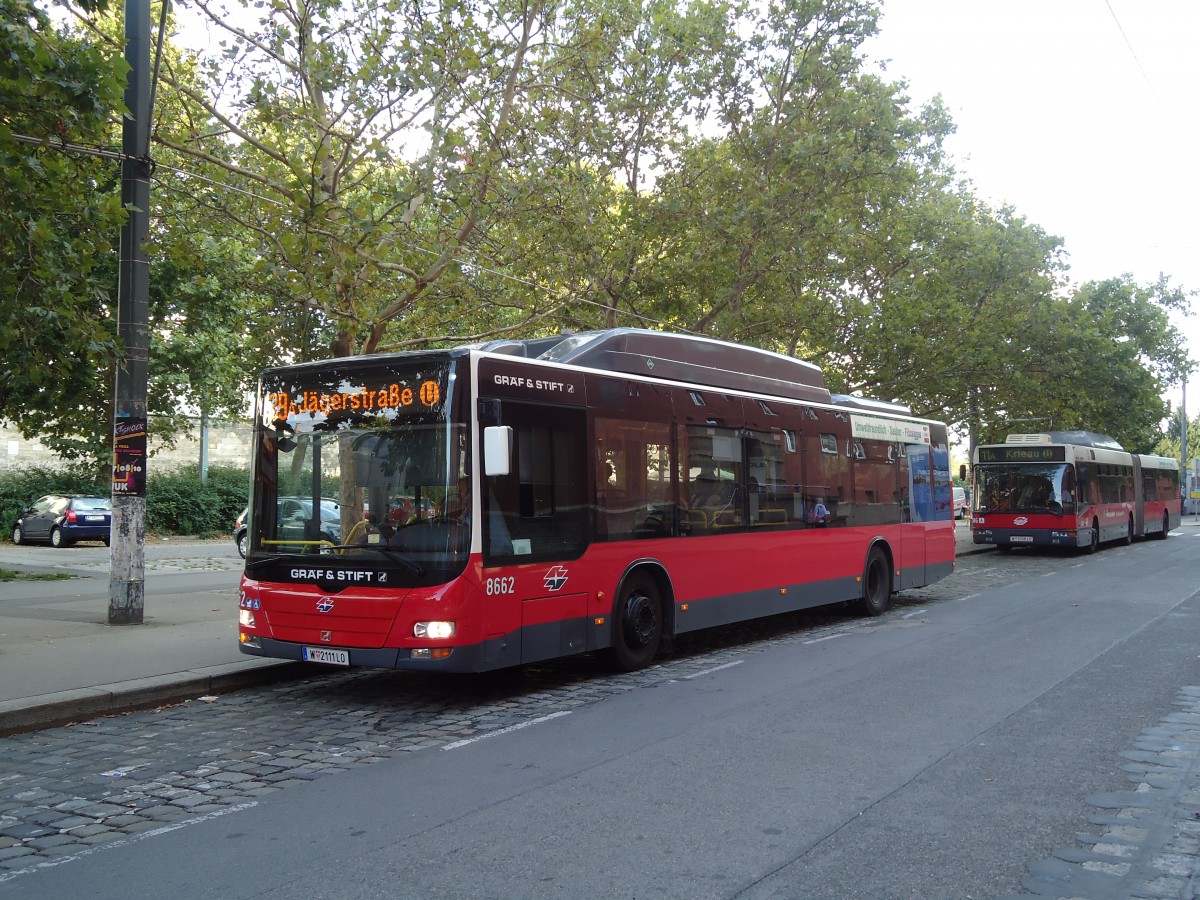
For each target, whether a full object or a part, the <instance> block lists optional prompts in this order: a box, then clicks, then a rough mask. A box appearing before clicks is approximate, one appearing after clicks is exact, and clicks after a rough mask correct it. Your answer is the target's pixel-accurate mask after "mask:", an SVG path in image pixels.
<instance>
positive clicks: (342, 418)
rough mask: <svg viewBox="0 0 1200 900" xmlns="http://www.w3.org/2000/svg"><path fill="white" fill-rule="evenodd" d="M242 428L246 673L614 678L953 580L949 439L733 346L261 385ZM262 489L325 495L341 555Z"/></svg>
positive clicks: (544, 354)
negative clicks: (250, 663)
mask: <svg viewBox="0 0 1200 900" xmlns="http://www.w3.org/2000/svg"><path fill="white" fill-rule="evenodd" d="M256 420H257V423H256V431H255V438H254V442H255V443H254V461H253V492H252V500H251V518H250V527H249V538H250V539H249V547H248V551H247V554H246V568H245V574H244V576H243V579H242V585H241V604H240V605H241V609H240V643H241V649H242V650H243V651H244V652H246V653H250V654H255V655H259V656H270V657H279V658H286V659H295V660H308V661H315V662H322V663H329V664H332V665H354V666H359V665H361V666H377V667H384V668H396V669H427V670H435V671H454V672H462V671H471V672H474V671H484V670H488V669H494V668H499V667H502V666H512V665H518V664H521V663H527V662H533V661H537V660H544V659H549V658H553V657H559V656H564V655H568V654H574V653H583V652H587V651H594V650H607V651H609V652H610V654H611V655H612V657H613V658H614V660H615V662H616V663H617V664H618V665H619V666H620V667H623V668H625V669H634V668H638V667H641V666H645V665H647V664H649V663H650V662H651V661H652V660H653V658H654V656H655V654H656V652H657V650H658V649H659V645H660V643H661V642H662V641H663V640H664V639H669V638H670V637H672V636H674V635H679V634H683V633H685V632H689V631H693V630H696V629H701V628H711V627H713V626H719V625H724V624H728V623H731V622H736V621H740V620H744V619H749V618H753V617H757V616H768V615H773V614H776V613H781V612H785V611H789V610H797V609H802V608H806V607H814V606H820V605H824V604H830V603H838V602H843V601H853V602H856V603H857V604H858V606H859V607H860V608H861V609H862V610H863V611H864V612H865V613H866V614H869V615H879V614H881V613H882V612H883V611H884V610H885V609H886V607H887V605H888V602H889V599H890V596H891V594H892V593H893V592H894V591H897V590H900V589H904V588H913V587H919V586H921V585H926V584H929V583H931V582H933V581H935V580H937V579H938V578H941V577H943V576H944V575H947V574H949V573H950V572H951V571H952V568H953V566H954V549H955V547H954V521H953V518H952V508H951V500H950V496H951V495H950V471H949V455H948V450H947V439H946V428H945V426H944V425H942V424H939V423H937V422H932V421H928V420H925V419H920V418H915V417H913V416H912V415H911V414H909V413H908V412H907V411H906V410H904V409H903V408H902V407H898V406H896V405H894V404H885V403H879V402H875V401H871V400H864V399H861V398H854V397H835V396H831V395H830V393H829V391H828V390H827V389H826V388H825V387H824V386H823V379H822V376H821V372H820V370H819V369H818V368H816V367H815V366H813V365H811V364H809V363H804V362H801V361H798V360H794V359H791V358H788V357H785V356H782V355H778V354H774V353H769V352H766V351H762V350H756V349H753V348H750V347H744V346H739V345H736V344H730V343H725V342H721V341H715V340H708V339H703V338H696V337H687V336H683V335H677V334H669V333H663V332H654V331H644V330H639V329H615V330H611V331H601V332H590V333H586V334H575V335H569V336H560V337H556V338H545V339H537V340H528V341H498V342H492V343H488V344H483V345H478V346H471V347H459V348H456V349H452V350H446V351H437V352H415V353H401V354H396V355H381V356H370V357H357V358H350V359H336V360H330V361H325V362H319V363H313V364H304V365H296V366H289V367H286V368H275V369H270V370H268V371H266V372H264V373H263V375H262V377H261V381H260V385H259V391H258V400H257V414H256ZM280 497H302V498H312V499H313V500H314V501H316V500H318V498H322V497H330V498H337V500H338V503H339V504H340V507H341V512H342V523H341V530H340V536H339V540H338V542H337V543H334V542H332V541H330V540H329V539H328V535H327V534H322V532H321V530H320V526H321V523H320V522H319V521H316V520H315V519H314V520H306V519H305V518H304V517H303V516H302V515H301V516H298V517H296V518H292V519H288V518H286V517H285V516H284V515H283V514H282V513H281V512H280V510H281V509H282V507H281V506H280V504H279V502H278V500H279V498H280ZM397 498H402V499H401V500H400V502H397ZM291 508H295V506H293V507H291ZM301 508H311V509H316V508H319V503H318V502H312V503H310V504H309V506H308V507H301ZM397 510H400V511H401V512H400V513H399V514H398V515H397V513H396V511H397Z"/></svg>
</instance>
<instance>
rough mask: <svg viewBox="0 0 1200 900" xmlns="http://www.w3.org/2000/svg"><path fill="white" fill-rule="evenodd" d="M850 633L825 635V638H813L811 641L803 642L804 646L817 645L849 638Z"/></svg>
mask: <svg viewBox="0 0 1200 900" xmlns="http://www.w3.org/2000/svg"><path fill="white" fill-rule="evenodd" d="M849 636H850V632H848V631H843V632H842V633H841V634H827V635H825V637H819V638H814V639H813V640H811V641H804V643H805V644H819V643H821V641H832V640H833V639H834V638H840V637H849Z"/></svg>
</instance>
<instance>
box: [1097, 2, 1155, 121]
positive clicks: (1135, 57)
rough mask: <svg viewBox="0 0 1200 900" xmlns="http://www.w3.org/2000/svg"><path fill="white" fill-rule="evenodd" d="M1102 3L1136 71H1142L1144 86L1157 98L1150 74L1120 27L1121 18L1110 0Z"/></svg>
mask: <svg viewBox="0 0 1200 900" xmlns="http://www.w3.org/2000/svg"><path fill="white" fill-rule="evenodd" d="M1104 5H1105V6H1107V7H1108V12H1109V14H1110V15H1111V16H1112V18H1113V22H1115V23H1116V26H1117V31H1119V32H1121V39H1122V40H1124V41H1125V46H1126V47H1128V48H1129V55H1130V56H1132V57H1133V61H1134V62H1135V63H1136V64H1137V67H1138V71H1139V72H1141V73H1142V78H1143V79H1144V80H1145V82H1146V87H1148V88H1150V93H1151V94H1153V95H1154V99H1155V100H1157V99H1158V91H1156V90H1154V82H1152V81H1151V80H1150V76H1149V75H1147V74H1146V70H1145V68H1143V67H1142V61H1141V60H1140V59H1138V55H1137V51H1136V50H1134V49H1133V44H1131V43H1130V42H1129V35H1127V34H1126V33H1125V29H1124V28H1122V27H1121V20H1120V19H1118V18H1117V12H1116V10H1114V9H1113V8H1112V2H1111V0H1104Z"/></svg>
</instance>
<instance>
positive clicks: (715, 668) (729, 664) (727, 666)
mask: <svg viewBox="0 0 1200 900" xmlns="http://www.w3.org/2000/svg"><path fill="white" fill-rule="evenodd" d="M744 662H745V660H744V659H735V660H734V661H733V662H727V663H723V664H722V665H719V666H713V667H712V668H711V669H705V670H704V671H703V672H693V673H692V674H691V675H684V676H683V677H682V678H681V679H680V680H681V681H687V680H688V679H691V678H700V677H701V676H703V675H711V674H712V673H713V672H720V671H721V670H722V669H732V668H733V667H734V666H740V665H741V664H742V663H744Z"/></svg>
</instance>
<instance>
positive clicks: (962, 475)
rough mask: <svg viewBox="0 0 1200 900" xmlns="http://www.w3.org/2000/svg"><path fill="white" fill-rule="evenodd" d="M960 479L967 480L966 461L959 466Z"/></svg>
mask: <svg viewBox="0 0 1200 900" xmlns="http://www.w3.org/2000/svg"><path fill="white" fill-rule="evenodd" d="M958 480H959V481H966V480H967V464H966V463H963V464H962V465H960V466H959V467H958Z"/></svg>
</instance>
